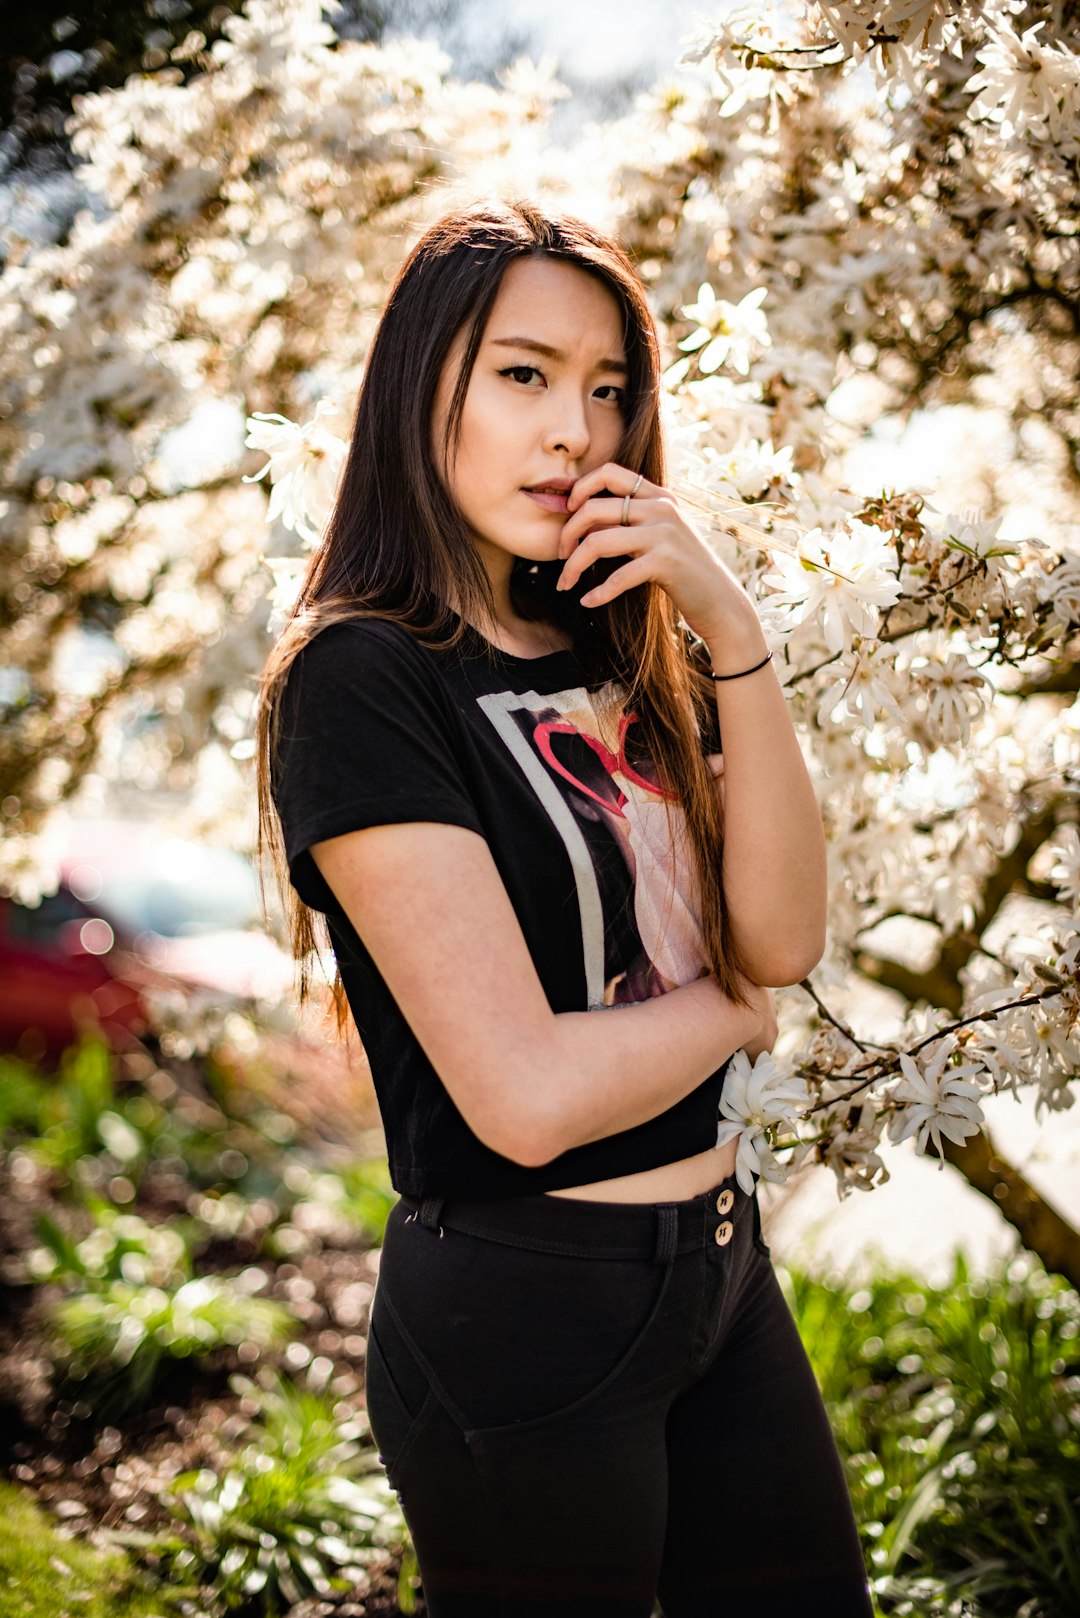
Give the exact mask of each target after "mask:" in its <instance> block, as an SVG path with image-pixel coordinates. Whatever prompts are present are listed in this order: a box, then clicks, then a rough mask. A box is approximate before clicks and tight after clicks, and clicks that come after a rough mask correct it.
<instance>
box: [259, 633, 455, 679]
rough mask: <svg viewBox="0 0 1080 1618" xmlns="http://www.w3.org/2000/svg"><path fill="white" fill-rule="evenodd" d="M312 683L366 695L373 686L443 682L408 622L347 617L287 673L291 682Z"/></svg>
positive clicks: (311, 643)
mask: <svg viewBox="0 0 1080 1618" xmlns="http://www.w3.org/2000/svg"><path fill="white" fill-rule="evenodd" d="M301 675H302V677H303V683H304V684H305V685H309V684H310V683H311V682H313V681H317V682H320V683H322V682H325V683H326V684H327V685H328V686H330V687H341V686H346V687H349V688H350V689H353V690H356V691H357V693H358V694H359V693H362V692H363V691H364V690H368V689H371V688H372V687H375V688H378V687H385V686H387V685H400V684H405V685H408V684H422V685H426V686H428V687H429V688H430V687H432V686H435V685H437V684H438V683H439V668H438V664H437V661H436V659H435V657H434V656H433V654H432V653H431V651H430V650H429V649H428V648H427V647H426V646H425V645H424V644H423V642H422V641H421V640H420V639H419V637H418V636H417V635H415V634H414V633H413V632H412V631H411V630H409V629H406V628H405V626H404V625H403V624H400V623H395V622H394V621H393V620H392V619H389V618H359V617H358V618H345V619H338V620H337V621H336V622H334V623H330V624H327V625H326V626H325V627H324V628H321V629H317V630H316V631H315V633H314V634H313V635H312V636H311V638H310V639H309V640H307V641H305V642H304V643H303V645H302V646H301V647H300V649H299V651H298V652H297V653H296V656H295V657H294V659H293V660H292V662H291V663H290V665H289V669H288V678H289V683H290V684H297V683H299V682H300V676H301Z"/></svg>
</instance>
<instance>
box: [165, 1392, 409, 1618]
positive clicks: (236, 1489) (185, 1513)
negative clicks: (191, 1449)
mask: <svg viewBox="0 0 1080 1618" xmlns="http://www.w3.org/2000/svg"><path fill="white" fill-rule="evenodd" d="M232 1386H233V1388H234V1390H235V1391H236V1392H237V1393H239V1394H241V1395H242V1396H243V1397H244V1398H245V1400H247V1401H248V1402H249V1404H250V1406H251V1407H253V1408H254V1412H255V1413H254V1415H253V1417H252V1419H251V1420H250V1422H249V1426H248V1429H247V1433H246V1435H245V1437H246V1441H245V1442H244V1444H243V1446H242V1447H241V1449H240V1451H239V1453H238V1454H237V1456H236V1459H235V1461H234V1463H233V1464H232V1465H231V1466H230V1467H228V1469H227V1470H225V1471H222V1472H214V1471H210V1470H208V1469H205V1470H202V1471H199V1472H188V1473H185V1474H183V1475H182V1476H180V1477H178V1478H176V1479H174V1481H173V1484H172V1486H171V1490H170V1491H169V1492H168V1493H167V1494H165V1495H164V1496H163V1500H164V1502H165V1504H167V1505H168V1507H169V1509H170V1511H171V1512H172V1513H173V1515H174V1517H175V1518H176V1521H177V1531H176V1532H175V1533H174V1534H172V1535H163V1536H159V1537H157V1538H156V1539H153V1540H151V1541H149V1542H148V1548H149V1549H151V1550H152V1551H153V1552H154V1553H155V1555H157V1556H158V1557H160V1558H162V1560H163V1562H164V1564H165V1566H166V1568H167V1569H168V1572H169V1575H170V1577H171V1579H172V1580H173V1581H174V1582H175V1583H177V1584H179V1585H180V1586H182V1587H183V1589H184V1593H186V1594H191V1595H199V1596H200V1597H201V1599H202V1600H204V1601H209V1602H210V1603H211V1604H212V1606H213V1608H214V1610H215V1611H227V1610H230V1609H233V1608H236V1607H241V1606H244V1605H246V1604H247V1603H250V1602H252V1601H253V1600H257V1603H258V1608H259V1610H260V1611H261V1612H265V1613H271V1614H276V1613H279V1612H282V1611H285V1610H287V1609H288V1608H289V1607H290V1606H292V1605H293V1604H295V1603H296V1602H298V1601H300V1600H303V1599H304V1598H305V1597H309V1596H315V1595H324V1596H325V1595H328V1594H330V1593H331V1592H333V1591H341V1590H348V1589H350V1588H351V1587H352V1585H353V1584H355V1582H356V1581H357V1579H358V1577H359V1576H360V1574H361V1573H362V1571H363V1567H364V1563H365V1562H366V1561H367V1560H368V1559H369V1558H370V1555H371V1552H372V1550H373V1549H375V1548H380V1549H381V1548H384V1547H386V1546H388V1545H400V1544H401V1543H402V1542H403V1539H404V1537H405V1528H404V1521H403V1519H402V1517H401V1514H400V1508H399V1507H398V1505H397V1501H396V1497H395V1496H394V1494H393V1492H392V1491H391V1489H390V1487H389V1485H388V1483H387V1482H386V1478H385V1474H384V1473H383V1471H382V1468H381V1467H380V1465H379V1462H378V1457H377V1456H376V1455H375V1453H374V1450H373V1448H372V1446H371V1445H370V1443H363V1442H361V1438H362V1435H363V1431H364V1429H363V1428H362V1426H361V1425H360V1424H359V1423H358V1422H357V1421H356V1419H355V1417H354V1415H353V1413H352V1412H351V1411H349V1410H348V1408H347V1407H342V1406H339V1405H337V1404H335V1403H334V1401H333V1400H332V1399H330V1398H328V1397H327V1396H326V1395H324V1394H321V1393H318V1392H316V1391H314V1390H313V1389H310V1388H298V1387H295V1386H294V1385H293V1384H291V1383H290V1382H288V1381H286V1380H284V1379H283V1378H281V1377H278V1376H273V1375H271V1374H270V1373H269V1372H267V1373H264V1375H263V1377H262V1379H261V1381H260V1383H255V1382H252V1381H251V1380H250V1379H248V1378H246V1377H242V1376H236V1377H234V1378H233V1379H232Z"/></svg>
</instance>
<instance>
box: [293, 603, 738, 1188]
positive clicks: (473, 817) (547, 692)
mask: <svg viewBox="0 0 1080 1618" xmlns="http://www.w3.org/2000/svg"><path fill="white" fill-rule="evenodd" d="M483 644H484V643H478V642H477V640H476V639H474V638H472V637H471V634H470V639H469V640H468V641H467V642H466V644H465V646H464V647H459V648H455V649H454V650H453V651H451V652H438V653H437V652H433V651H432V650H431V649H430V648H428V647H426V646H424V645H422V644H421V643H420V642H419V641H418V640H417V639H416V638H415V637H414V636H413V635H412V634H410V632H409V631H408V630H406V629H404V628H402V627H401V626H400V625H398V624H394V623H390V622H389V621H386V620H383V619H371V618H368V619H357V620H355V621H351V622H349V623H344V624H335V625H332V626H331V627H330V628H328V629H325V630H323V631H322V632H321V633H320V634H318V635H317V636H316V637H315V639H314V640H312V641H311V642H309V643H308V645H307V646H305V647H304V649H303V651H302V652H301V653H300V654H299V656H298V657H297V659H296V661H295V662H294V663H293V664H292V666H291V667H290V670H289V674H288V677H287V680H286V685H285V690H284V693H283V697H282V704H283V706H282V722H281V732H280V740H279V745H278V748H277V750H276V752H275V755H274V758H273V760H272V770H271V780H272V786H273V797H274V802H275V804H276V806H277V810H278V813H279V815H280V817H281V821H282V828H283V832H284V841H285V851H286V856H287V859H288V862H289V870H290V875H291V880H292V883H293V886H294V887H295V889H296V891H297V892H298V893H299V895H300V897H301V898H302V899H303V900H304V901H305V903H307V904H308V905H310V906H312V907H313V908H314V909H316V910H319V911H322V912H324V913H325V915H326V918H327V924H328V927H329V931H330V938H331V943H332V945H333V949H334V954H335V957H336V959H337V963H338V966H339V969H340V972H341V977H342V982H343V985H344V988H345V993H346V996H347V998H348V1001H349V1006H350V1009H351V1011H352V1014H353V1017H354V1019H355V1021H356V1025H357V1028H358V1029H359V1032H360V1036H361V1039H362V1040H363V1043H364V1049H365V1051H366V1053H367V1056H368V1060H369V1062H370V1065H371V1074H372V1080H373V1082H374V1085H375V1091H376V1096H377V1099H378V1103H379V1108H380V1113H381V1117H382V1123H383V1129H384V1133H385V1135H386V1143H387V1152H388V1156H389V1165H390V1177H391V1181H392V1183H393V1185H394V1187H395V1189H396V1190H397V1191H398V1192H399V1193H402V1192H403V1193H408V1194H409V1195H411V1196H416V1197H420V1196H432V1195H442V1196H471V1197H508V1196H520V1195H526V1194H532V1193H535V1192H538V1191H551V1190H557V1189H559V1188H565V1187H567V1186H573V1185H585V1184H589V1183H591V1182H592V1181H595V1180H606V1179H610V1178H612V1177H613V1176H616V1175H623V1174H632V1173H636V1172H637V1171H639V1170H642V1169H649V1168H655V1167H657V1166H658V1165H660V1164H664V1163H670V1162H674V1161H676V1160H678V1159H679V1158H683V1157H688V1156H689V1155H691V1154H692V1153H694V1152H700V1151H704V1150H705V1149H706V1148H708V1147H711V1146H714V1145H715V1144H716V1126H717V1106H718V1103H719V1100H720V1093H721V1090H722V1088H723V1082H724V1073H725V1070H726V1067H727V1064H726V1063H725V1064H724V1066H723V1067H721V1068H718V1069H717V1070H716V1072H715V1073H713V1074H712V1075H711V1076H710V1077H709V1078H708V1079H706V1080H705V1081H704V1083H702V1084H701V1085H699V1086H698V1088H697V1089H696V1090H694V1091H693V1092H691V1094H689V1095H687V1096H685V1097H684V1098H683V1099H682V1100H681V1101H679V1102H677V1103H676V1104H675V1105H674V1106H673V1107H670V1108H669V1109H668V1110H667V1111H665V1112H663V1113H661V1114H659V1115H658V1116H657V1117H655V1118H651V1119H649V1120H647V1121H646V1122H645V1123H642V1124H638V1125H636V1126H635V1127H634V1128H632V1129H626V1130H621V1131H619V1132H618V1133H616V1134H613V1135H609V1136H606V1137H605V1138H604V1139H602V1140H598V1141H590V1142H589V1143H587V1144H586V1145H584V1146H578V1147H575V1148H574V1149H573V1150H571V1151H567V1152H564V1153H562V1154H561V1155H560V1156H558V1157H556V1158H553V1159H552V1160H551V1161H550V1162H547V1163H544V1164H542V1165H540V1166H539V1167H527V1166H523V1165H522V1164H519V1163H515V1162H513V1161H512V1160H511V1159H510V1158H507V1157H503V1156H501V1155H500V1154H499V1153H498V1152H495V1151H493V1150H492V1149H491V1148H490V1147H488V1146H486V1145H484V1144H483V1142H482V1141H480V1140H479V1139H478V1137H477V1136H476V1135H475V1134H474V1133H473V1131H472V1130H471V1129H470V1128H469V1126H468V1124H467V1123H466V1122H465V1119H464V1118H463V1117H462V1115H461V1113H460V1112H459V1111H458V1109H457V1107H456V1106H455V1104H454V1102H453V1100H452V1099H451V1097H450V1095H449V1093H448V1091H447V1090H446V1088H445V1086H444V1085H443V1084H442V1082H441V1080H440V1079H439V1077H438V1074H437V1073H436V1071H435V1069H434V1067H433V1066H432V1064H431V1062H430V1061H429V1060H428V1058H427V1057H426V1055H425V1054H424V1051H423V1049H422V1048H421V1046H420V1044H419V1042H418V1041H417V1039H416V1038H415V1036H414V1035H413V1033H412V1030H411V1029H410V1027H409V1025H408V1023H407V1021H406V1020H405V1017H404V1016H403V1014H402V1012H401V1011H400V1010H399V1008H398V1006H397V1004H396V1002H395V1001H394V998H393V996H392V995H391V993H390V991H389V989H388V987H387V985H386V983H385V982H384V980H383V979H382V977H381V976H380V974H379V972H378V970H377V969H376V967H375V964H374V962H373V960H372V958H371V956H370V954H369V953H368V951H367V949H366V948H365V947H364V944H363V941H362V940H361V939H360V938H359V936H358V935H357V933H356V930H355V928H354V927H353V926H352V925H351V923H350V922H349V920H348V918H347V916H346V915H345V912H344V911H343V909H342V908H341V906H340V904H339V903H338V901H337V899H336V898H335V896H334V894H333V893H332V891H331V890H330V887H329V886H328V884H327V883H326V881H325V879H324V878H323V876H322V875H321V873H320V872H319V869H318V867H317V866H316V864H315V862H314V860H313V859H312V857H311V854H310V852H309V849H310V846H311V844H312V843H317V842H319V841H321V840H322V839H323V838H327V837H336V836H339V835H341V834H342V833H344V832H348V831H353V830H356V829H358V828H360V827H363V826H373V825H381V824H385V823H387V822H401V821H409V820H434V821H442V822H446V823H449V824H451V825H457V826H466V827H468V828H469V829H470V830H472V831H475V832H478V833H479V834H480V835H481V836H482V837H484V838H485V839H486V840H487V843H488V845H489V847H490V850H491V853H492V856H493V858H494V861H495V864H496V865H497V867H498V869H499V872H500V874H501V876H502V879H503V882H504V883H505V885H506V890H507V893H508V894H509V897H510V901H511V903H512V905H513V908H514V911H515V913H516V915H517V917H518V920H519V922H520V924H521V929H522V932H523V934H524V936H525V940H526V943H527V945H528V948H529V952H530V954H531V956H532V959H533V962H534V964H535V966H536V970H537V973H538V975H539V977H540V981H541V983H542V984H543V986H544V989H545V991H546V994H547V997H548V1001H549V1003H550V1005H551V1008H552V1010H553V1011H556V1012H562V1011H586V1010H596V1011H600V1010H603V1009H605V1008H607V1007H618V1006H621V1005H625V1004H632V1003H633V1002H635V1001H640V1000H644V999H646V998H648V997H649V996H651V995H656V994H663V993H665V992H666V991H667V990H668V989H670V988H673V987H675V986H676V985H677V984H682V983H688V982H691V981H692V980H693V979H695V978H697V977H700V976H701V975H702V974H703V973H704V972H705V971H707V970H708V968H707V964H706V961H705V958H704V954H703V951H702V948H701V939H700V930H699V923H698V918H697V915H696V912H695V910H694V908H693V899H692V889H691V887H690V885H689V881H688V866H689V859H690V855H689V849H688V843H687V840H686V839H685V823H684V820H683V812H682V809H681V808H680V806H679V805H678V804H677V803H676V804H673V805H672V810H673V821H674V825H675V830H676V836H675V838H674V841H673V839H672V836H671V833H670V831H669V827H668V820H667V813H666V805H665V803H664V801H663V797H662V794H661V792H660V790H659V788H658V786H657V785H656V784H655V774H654V773H653V772H652V770H651V765H650V764H649V761H648V760H647V759H644V758H643V757H642V756H641V749H640V748H637V749H635V747H634V745H633V743H634V737H633V726H634V719H633V716H630V717H627V716H626V715H625V713H624V710H623V706H622V704H621V702H620V701H619V697H620V695H621V694H622V688H621V687H620V686H618V685H617V684H616V683H615V682H612V681H605V682H604V683H602V684H601V685H599V686H598V687H597V688H596V689H593V690H589V689H587V686H586V683H585V676H584V674H583V672H582V666H581V664H580V663H579V662H578V660H577V658H576V657H575V655H574V653H573V652H571V651H558V652H553V653H550V654H548V655H547V656H543V657H536V658H522V657H515V656H512V655H510V654H508V653H504V652H499V653H498V656H497V661H496V663H495V664H492V662H491V661H490V660H489V658H488V657H487V656H486V655H485V654H484V651H483ZM702 746H703V748H704V749H705V750H706V751H707V752H708V751H710V750H715V749H716V748H717V747H718V746H719V733H718V730H716V729H715V728H714V729H713V730H712V732H711V735H710V734H707V735H704V736H703V737H702Z"/></svg>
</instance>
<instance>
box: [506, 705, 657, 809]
mask: <svg viewBox="0 0 1080 1618" xmlns="http://www.w3.org/2000/svg"><path fill="white" fill-rule="evenodd" d="M636 720H637V714H624V715H623V717H622V719H621V720H620V722H619V751H618V754H617V755H616V754H615V753H612V752H611V751H610V750H609V749H608V748H606V747H605V746H604V744H603V742H602V741H601V740H600V738H599V737H598V736H590V735H589V734H588V732H587V731H584V730H579V729H578V727H577V725H574V724H572V723H571V722H570V720H569V719H542V720H541V721H540V722H539V724H538V725H537V726H536V729H535V730H534V731H533V740H534V741H535V743H536V745H537V747H538V748H539V749H540V753H541V756H542V757H543V758H544V759H545V760H546V761H547V763H548V764H550V765H551V768H552V769H553V770H555V771H557V773H558V774H559V775H561V776H562V777H563V779H564V780H565V781H569V782H570V784H571V786H574V787H576V788H577V790H578V791H579V792H582V793H584V794H585V796H586V797H587V798H592V800H593V802H594V803H598V804H600V805H601V806H602V807H603V808H605V809H614V810H615V813H616V814H618V815H621V814H622V813H623V804H624V803H625V802H626V794H625V792H623V791H621V790H620V788H619V787H617V786H616V787H615V790H616V793H617V794H618V797H617V800H616V802H615V803H614V804H613V803H612V802H611V801H610V799H608V798H602V797H601V796H600V794H599V793H598V792H594V791H593V790H592V788H591V787H587V786H586V785H585V783H584V781H580V780H579V779H578V777H577V776H576V775H575V774H574V773H573V771H572V770H568V769H567V767H566V765H565V764H563V763H561V762H560V761H559V759H557V758H556V757H555V753H554V750H553V748H552V745H551V737H552V736H578V737H580V739H581V740H582V741H583V742H585V743H586V745H587V746H589V747H591V748H592V750H593V752H594V753H595V754H596V756H597V758H598V759H599V760H600V762H601V764H602V765H603V766H604V769H605V771H606V772H607V774H608V776H609V777H610V778H611V781H612V785H613V786H614V785H615V776H616V775H622V776H624V777H625V778H626V780H628V781H633V783H634V785H635V786H639V787H641V788H643V790H644V791H646V792H648V793H649V794H650V796H651V797H654V798H676V797H677V796H678V794H677V793H674V792H665V791H663V790H662V789H661V788H660V787H658V786H656V784H655V783H654V782H652V781H646V780H645V779H644V777H643V776H641V775H639V774H638V772H637V771H636V770H635V769H634V767H633V765H632V764H630V763H629V762H628V760H627V757H626V732H627V731H628V730H629V728H630V726H631V725H632V724H634V723H635V722H636ZM624 818H625V816H624Z"/></svg>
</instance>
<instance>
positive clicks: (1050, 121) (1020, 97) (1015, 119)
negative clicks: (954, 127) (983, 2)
mask: <svg viewBox="0 0 1080 1618" xmlns="http://www.w3.org/2000/svg"><path fill="white" fill-rule="evenodd" d="M1045 27H1046V19H1045V18H1044V19H1043V20H1042V21H1041V22H1037V23H1035V24H1034V25H1033V26H1032V27H1031V28H1028V29H1027V30H1026V31H1025V32H1024V33H1023V34H1021V35H1020V36H1019V38H1018V37H1017V36H1016V34H1015V33H1014V32H1013V30H1012V28H1011V27H1010V25H1009V23H1008V22H1007V21H1006V20H1005V19H1004V18H990V19H987V31H988V33H989V34H990V42H989V43H988V44H986V45H984V46H983V47H982V48H981V50H977V51H976V52H975V60H976V61H977V62H981V63H982V71H981V72H979V73H976V75H975V77H974V78H972V79H969V80H968V85H967V88H968V89H969V90H974V91H977V92H978V94H977V95H976V96H975V99H974V100H973V101H972V103H971V105H970V106H969V108H968V117H969V118H972V119H974V118H979V117H983V118H991V119H994V120H996V121H997V122H999V123H1000V125H1001V129H1002V133H1003V134H1009V135H1011V134H1014V133H1016V132H1019V131H1020V130H1022V129H1023V128H1024V126H1025V125H1028V124H1040V125H1045V126H1046V131H1047V133H1048V134H1049V137H1050V139H1051V140H1057V139H1058V137H1059V136H1060V135H1062V134H1063V133H1065V131H1066V130H1067V127H1068V125H1069V124H1070V123H1074V122H1075V119H1076V114H1077V99H1078V93H1080V57H1077V56H1075V55H1074V54H1073V53H1072V52H1071V51H1069V50H1068V49H1067V48H1066V47H1065V46H1064V45H1061V44H1058V45H1044V44H1043V43H1042V41H1041V40H1039V39H1037V38H1036V37H1035V36H1036V35H1037V34H1038V32H1039V30H1040V29H1041V28H1045Z"/></svg>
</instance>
